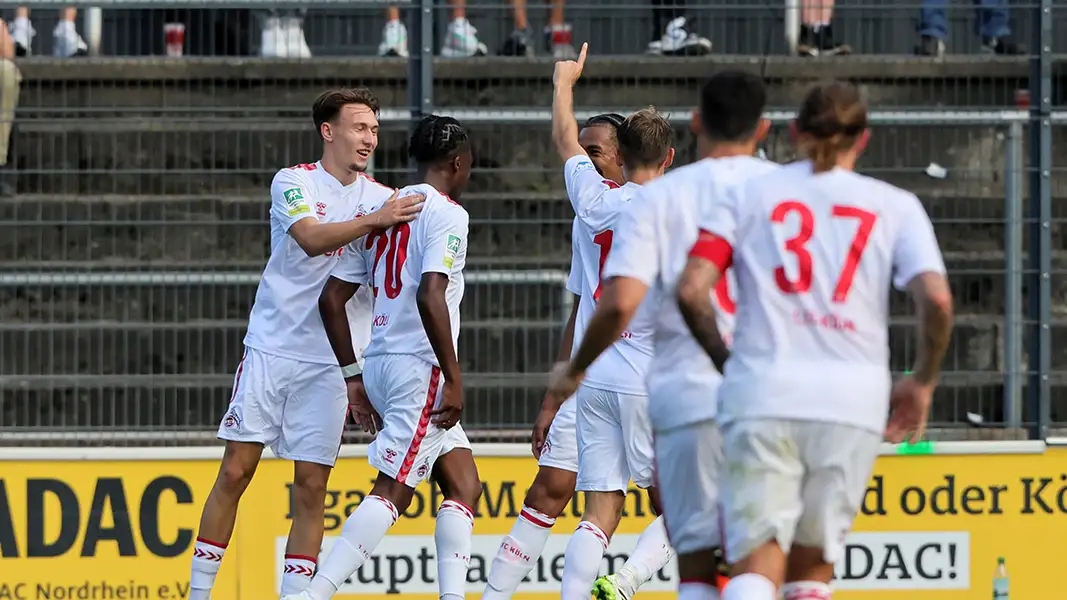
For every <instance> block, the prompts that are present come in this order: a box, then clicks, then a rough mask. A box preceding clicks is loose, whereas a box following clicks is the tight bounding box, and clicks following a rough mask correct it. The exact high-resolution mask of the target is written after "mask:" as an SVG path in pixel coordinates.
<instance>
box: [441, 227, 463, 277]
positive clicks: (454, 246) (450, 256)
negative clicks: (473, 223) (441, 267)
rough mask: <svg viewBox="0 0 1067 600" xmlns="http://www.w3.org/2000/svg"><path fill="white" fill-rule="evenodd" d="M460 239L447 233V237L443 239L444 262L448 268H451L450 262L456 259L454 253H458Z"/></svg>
mask: <svg viewBox="0 0 1067 600" xmlns="http://www.w3.org/2000/svg"><path fill="white" fill-rule="evenodd" d="M461 242H462V240H460V238H459V236H458V235H453V234H451V233H450V234H448V239H447V240H445V260H444V264H445V266H446V267H448V268H449V269H451V268H452V264H453V263H454V262H455V261H456V254H458V253H459V246H460V243H461Z"/></svg>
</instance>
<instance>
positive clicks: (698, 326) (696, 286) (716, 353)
mask: <svg viewBox="0 0 1067 600" xmlns="http://www.w3.org/2000/svg"><path fill="white" fill-rule="evenodd" d="M720 277H722V272H721V271H720V270H719V267H718V266H716V265H715V263H713V262H712V261H710V260H707V259H705V258H702V257H700V256H693V255H692V254H690V255H689V262H688V263H686V265H685V270H684V271H683V272H682V276H681V278H680V279H679V280H678V289H677V291H676V295H677V300H678V309H679V310H680V311H681V313H682V318H683V319H685V324H686V325H688V326H689V331H690V332H691V333H692V334H693V337H694V338H695V339H696V341H697V343H698V344H700V347H701V348H703V349H704V352H706V353H707V354H708V356H709V357H711V362H712V363H714V364H715V368H716V369H718V370H719V372H720V373H722V372H723V369H724V368H725V366H726V360H727V359H728V358H730V350H729V348H727V346H726V342H725V341H724V340H723V339H722V335H721V334H720V333H719V326H718V323H717V322H716V317H715V306H714V305H712V303H711V292H712V289H713V288H714V287H715V284H716V283H718V281H719V278H720Z"/></svg>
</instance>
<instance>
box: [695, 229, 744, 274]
mask: <svg viewBox="0 0 1067 600" xmlns="http://www.w3.org/2000/svg"><path fill="white" fill-rule="evenodd" d="M689 257H690V258H703V259H704V260H706V261H708V262H710V263H711V264H713V265H715V266H716V267H718V269H719V272H720V273H725V272H726V269H729V268H730V265H732V264H733V262H734V248H733V246H731V245H730V242H727V241H726V240H724V239H722V238H721V237H719V236H717V235H715V234H714V233H712V232H710V231H708V230H706V229H701V230H700V235H698V236H697V241H696V243H695V244H693V247H692V248H691V249H690V250H689Z"/></svg>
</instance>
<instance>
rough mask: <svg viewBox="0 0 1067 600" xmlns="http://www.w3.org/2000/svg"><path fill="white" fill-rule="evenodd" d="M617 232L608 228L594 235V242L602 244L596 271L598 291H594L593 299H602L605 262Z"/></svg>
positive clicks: (598, 244)
mask: <svg viewBox="0 0 1067 600" xmlns="http://www.w3.org/2000/svg"><path fill="white" fill-rule="evenodd" d="M614 236H615V234H614V233H613V232H612V231H611V230H610V229H608V230H607V231H601V232H600V233H598V234H596V235H594V236H593V243H594V244H596V245H597V246H600V259H599V263H598V264H599V266H598V267H597V272H596V291H595V292H593V300H594V301H595V300H599V299H600V286H601V285H602V284H603V281H602V279H603V277H604V263H606V262H608V253H610V252H611V240H612V238H613V237H614Z"/></svg>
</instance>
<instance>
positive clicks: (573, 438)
mask: <svg viewBox="0 0 1067 600" xmlns="http://www.w3.org/2000/svg"><path fill="white" fill-rule="evenodd" d="M577 404H578V403H577V401H576V400H575V399H574V396H571V397H570V398H567V400H566V401H564V402H563V406H561V407H559V412H557V413H556V418H555V419H552V427H550V428H549V429H548V437H547V438H546V439H545V447H544V448H542V449H541V458H539V459H537V466H539V467H552V468H554V469H562V470H564V471H570V472H571V473H577V472H578V434H577V432H576V430H575V418H576V417H577V412H578V409H577Z"/></svg>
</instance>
